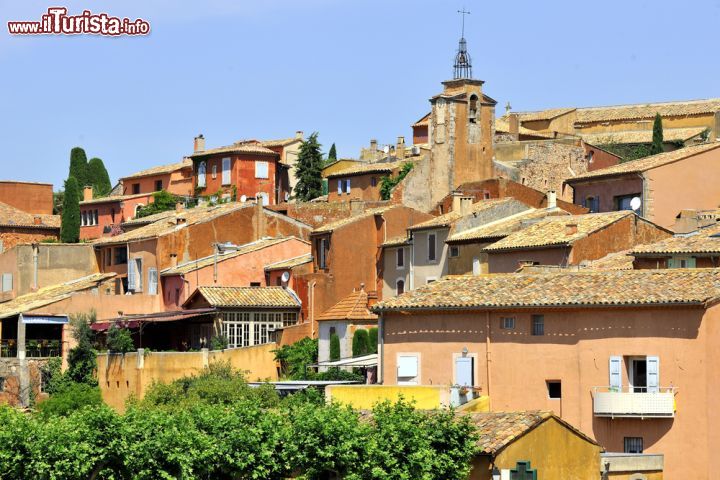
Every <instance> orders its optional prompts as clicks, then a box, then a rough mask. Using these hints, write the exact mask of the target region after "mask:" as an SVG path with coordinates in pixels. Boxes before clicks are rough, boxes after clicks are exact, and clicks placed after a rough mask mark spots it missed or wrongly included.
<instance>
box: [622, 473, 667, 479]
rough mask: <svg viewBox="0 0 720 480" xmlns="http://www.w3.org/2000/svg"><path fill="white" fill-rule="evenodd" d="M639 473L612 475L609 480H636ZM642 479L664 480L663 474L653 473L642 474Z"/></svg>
mask: <svg viewBox="0 0 720 480" xmlns="http://www.w3.org/2000/svg"><path fill="white" fill-rule="evenodd" d="M637 475H638V474H637V473H623V472H618V473H610V474H609V475H608V480H636V479H637V478H638V477H637ZM642 475H643V476H642V477H640V478H643V479H644V480H663V472H651V473H644V472H643V473H642Z"/></svg>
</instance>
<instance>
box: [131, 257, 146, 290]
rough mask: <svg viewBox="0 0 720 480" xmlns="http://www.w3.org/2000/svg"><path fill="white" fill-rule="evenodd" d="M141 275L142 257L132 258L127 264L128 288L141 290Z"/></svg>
mask: <svg viewBox="0 0 720 480" xmlns="http://www.w3.org/2000/svg"><path fill="white" fill-rule="evenodd" d="M142 277H143V268H142V258H133V259H132V262H130V264H129V265H128V288H129V289H130V290H133V291H136V292H140V291H142Z"/></svg>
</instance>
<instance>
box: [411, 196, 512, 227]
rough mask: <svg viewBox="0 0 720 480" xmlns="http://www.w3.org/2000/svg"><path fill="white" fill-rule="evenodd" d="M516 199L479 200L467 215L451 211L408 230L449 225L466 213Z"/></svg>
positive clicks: (479, 210) (487, 208)
mask: <svg viewBox="0 0 720 480" xmlns="http://www.w3.org/2000/svg"><path fill="white" fill-rule="evenodd" d="M515 201H516V200H515V199H514V198H512V197H505V198H493V199H490V200H480V201H479V202H475V203H473V204H472V206H471V207H470V210H469V211H468V212H467V213H466V214H465V215H463V214H462V213H461V212H460V211H450V212H448V213H445V214H442V215H440V216H438V217H435V218H431V219H430V220H427V221H425V222H421V223H417V224H415V225H413V226H412V227H410V228H408V230H424V229H426V228H438V227H449V226H451V225H452V224H453V223H455V222H456V221H457V220H459V219H461V218H463V217H464V216H466V215H471V214H473V213H477V212H481V211H483V210H489V209H491V208H494V207H497V206H499V205H504V204H506V203H510V202H515Z"/></svg>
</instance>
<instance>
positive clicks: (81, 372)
mask: <svg viewBox="0 0 720 480" xmlns="http://www.w3.org/2000/svg"><path fill="white" fill-rule="evenodd" d="M94 322H95V312H94V311H91V312H90V313H89V314H84V313H81V314H77V315H72V316H71V317H70V324H71V325H72V335H73V337H74V338H75V341H76V342H77V346H76V347H75V348H73V349H71V350H70V352H68V369H67V372H65V375H66V376H67V379H68V380H69V381H72V382H76V383H86V384H88V385H97V380H96V379H95V370H97V356H96V352H95V332H94V331H93V330H92V328H90V324H92V323H94Z"/></svg>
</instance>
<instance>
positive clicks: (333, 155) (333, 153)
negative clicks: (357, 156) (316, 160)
mask: <svg viewBox="0 0 720 480" xmlns="http://www.w3.org/2000/svg"><path fill="white" fill-rule="evenodd" d="M335 160H337V150H336V149H335V144H334V143H333V144H332V146H331V147H330V152H329V153H328V162H334V161H335Z"/></svg>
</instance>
